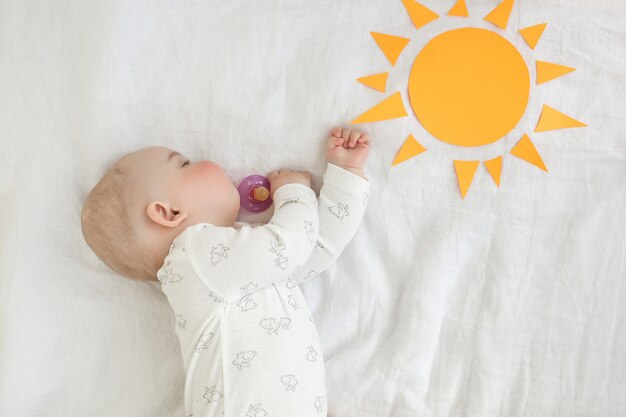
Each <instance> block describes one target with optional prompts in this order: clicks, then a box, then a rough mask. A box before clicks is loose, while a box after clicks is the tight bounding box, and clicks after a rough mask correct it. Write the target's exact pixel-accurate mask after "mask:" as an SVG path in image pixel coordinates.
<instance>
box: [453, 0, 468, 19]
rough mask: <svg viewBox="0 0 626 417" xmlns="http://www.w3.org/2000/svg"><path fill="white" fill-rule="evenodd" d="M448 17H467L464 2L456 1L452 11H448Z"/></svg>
mask: <svg viewBox="0 0 626 417" xmlns="http://www.w3.org/2000/svg"><path fill="white" fill-rule="evenodd" d="M448 16H459V17H469V13H467V5H466V4H465V0H458V1H457V2H456V4H455V5H454V6H453V7H452V9H450V11H449V12H448Z"/></svg>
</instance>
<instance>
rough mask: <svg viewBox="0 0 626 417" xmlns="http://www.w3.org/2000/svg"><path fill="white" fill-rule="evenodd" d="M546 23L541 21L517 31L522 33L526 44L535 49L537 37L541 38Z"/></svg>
mask: <svg viewBox="0 0 626 417" xmlns="http://www.w3.org/2000/svg"><path fill="white" fill-rule="evenodd" d="M546 25H547V23H541V24H539V25H535V26H529V27H527V28H523V29H520V30H518V32H519V33H520V34H521V35H522V37H523V38H524V40H525V41H526V43H527V44H528V46H530V49H535V46H537V42H539V38H541V35H542V34H543V30H544V29H545V28H546Z"/></svg>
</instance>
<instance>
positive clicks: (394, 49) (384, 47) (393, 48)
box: [370, 32, 410, 65]
mask: <svg viewBox="0 0 626 417" xmlns="http://www.w3.org/2000/svg"><path fill="white" fill-rule="evenodd" d="M370 34H371V35H372V37H373V38H374V40H375V41H376V44H377V45H378V47H379V48H380V50H381V51H383V53H384V54H385V56H386V57H387V59H388V60H389V62H391V65H396V61H397V60H398V57H399V56H400V53H401V52H402V50H403V49H404V47H405V46H406V44H407V43H409V41H410V39H407V38H401V37H399V36H393V35H386V34H384V33H378V32H370Z"/></svg>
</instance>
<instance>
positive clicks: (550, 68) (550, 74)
mask: <svg viewBox="0 0 626 417" xmlns="http://www.w3.org/2000/svg"><path fill="white" fill-rule="evenodd" d="M572 71H576V68H572V67H566V66H565V65H559V64H553V63H551V62H545V61H537V84H543V83H545V82H547V81H550V80H553V79H555V78H558V77H561V76H563V75H565V74H569V73H570V72H572Z"/></svg>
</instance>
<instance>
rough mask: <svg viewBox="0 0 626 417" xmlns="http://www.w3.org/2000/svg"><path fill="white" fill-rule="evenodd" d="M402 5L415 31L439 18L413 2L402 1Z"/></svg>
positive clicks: (411, 0)
mask: <svg viewBox="0 0 626 417" xmlns="http://www.w3.org/2000/svg"><path fill="white" fill-rule="evenodd" d="M402 4H404V8H405V9H406V11H407V13H408V14H409V17H410V18H411V21H412V22H413V26H415V29H419V28H421V27H422V26H424V25H425V24H427V23H429V22H432V21H433V20H435V19H437V18H438V17H439V15H438V14H437V13H435V12H433V11H432V10H430V9H429V8H428V7H426V6H424V5H422V4H420V3H418V2H416V1H415V0H402Z"/></svg>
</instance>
